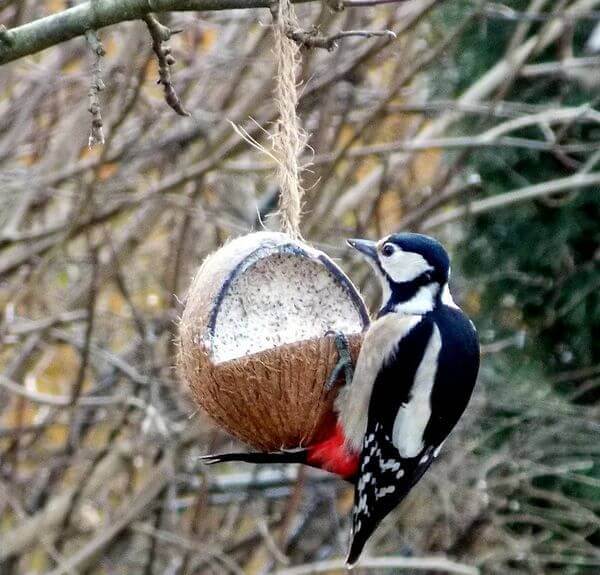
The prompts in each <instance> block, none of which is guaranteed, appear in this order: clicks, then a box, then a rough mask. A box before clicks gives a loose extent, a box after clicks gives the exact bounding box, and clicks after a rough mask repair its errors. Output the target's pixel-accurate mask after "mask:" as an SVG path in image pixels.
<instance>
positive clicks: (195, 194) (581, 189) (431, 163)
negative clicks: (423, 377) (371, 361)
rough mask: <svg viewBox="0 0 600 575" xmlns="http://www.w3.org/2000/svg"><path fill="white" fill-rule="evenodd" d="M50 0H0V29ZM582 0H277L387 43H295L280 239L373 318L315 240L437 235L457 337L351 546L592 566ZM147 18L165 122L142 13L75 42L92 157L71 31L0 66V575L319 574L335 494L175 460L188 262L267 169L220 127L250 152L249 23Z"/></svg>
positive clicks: (254, 47) (356, 269)
mask: <svg viewBox="0 0 600 575" xmlns="http://www.w3.org/2000/svg"><path fill="white" fill-rule="evenodd" d="M75 4H78V2H69V1H64V0H47V1H44V2H33V1H27V0H25V1H11V0H4V1H0V22H2V23H5V24H6V26H7V27H8V28H12V27H15V26H17V25H19V24H21V23H24V22H27V21H31V20H34V19H35V18H39V17H41V16H43V15H46V14H50V13H53V12H58V11H60V10H64V9H66V8H69V7H70V6H72V5H75ZM599 4H600V3H598V2H595V1H594V0H575V1H573V0H572V1H569V0H531V2H525V1H510V2H505V3H503V4H499V3H494V2H479V1H478V2H467V1H463V0H448V1H446V2H443V3H442V2H436V1H435V0H412V1H411V2H407V3H391V4H385V5H375V6H360V7H347V8H346V9H345V10H343V11H342V12H339V13H338V12H334V11H332V10H331V9H330V7H329V6H327V5H321V4H320V3H318V2H314V3H309V4H306V5H303V6H298V7H297V12H298V15H299V18H300V22H301V24H302V26H303V27H304V28H306V29H310V28H311V26H312V25H317V26H318V27H319V29H320V31H321V33H323V34H329V33H333V32H336V31H338V30H348V29H367V30H383V29H391V30H393V31H394V32H396V34H397V36H398V38H397V39H396V40H394V41H390V40H389V39H385V38H372V39H363V38H351V39H346V40H343V41H341V42H340V45H339V47H338V48H337V49H335V50H334V51H332V52H327V51H321V50H315V49H313V50H307V49H303V52H302V55H303V74H302V79H301V83H300V89H301V102H300V107H299V113H300V116H301V119H302V123H303V125H304V127H305V129H306V131H307V133H308V134H309V146H310V148H309V149H308V150H307V152H306V154H305V156H304V157H303V162H304V163H305V164H306V170H305V172H304V183H305V185H306V189H307V194H306V198H305V206H304V218H303V224H302V228H303V232H304V235H305V237H306V238H307V239H308V240H309V241H311V242H313V243H314V244H315V245H317V246H318V247H320V248H322V249H324V250H325V251H327V252H328V253H329V254H331V255H332V256H333V257H335V258H336V259H338V261H339V262H340V263H341V265H342V266H343V267H344V268H345V269H346V270H347V271H348V273H349V274H350V275H351V277H352V278H353V280H354V281H355V282H356V284H357V285H358V286H359V287H360V289H361V290H362V291H363V293H364V294H365V298H366V299H367V301H368V303H369V304H370V306H371V309H373V310H374V309H376V305H377V298H378V294H377V287H376V285H375V282H373V281H372V279H371V276H370V272H369V270H368V269H366V267H363V266H362V264H361V263H359V262H358V261H357V260H354V259H351V256H350V254H349V253H348V252H347V251H346V250H345V248H344V247H343V246H344V243H343V239H344V238H346V237H356V236H368V237H373V238H375V237H380V236H382V235H384V234H386V233H389V232H392V231H397V230H400V229H404V230H413V231H421V232H424V233H430V234H432V235H435V236H437V237H439V238H440V239H442V240H443V241H444V242H445V243H446V244H447V245H448V247H449V249H450V251H451V252H452V255H453V275H452V284H453V288H454V293H455V299H456V300H457V301H458V302H459V303H460V304H461V305H462V307H463V308H464V309H465V310H466V311H467V312H468V313H469V314H470V315H471V316H472V317H473V319H474V321H475V323H476V325H477V326H478V329H479V332H480V336H481V339H482V343H483V350H484V358H483V364H482V369H481V376H480V383H479V386H478V388H477V392H476V394H475V397H474V399H473V402H472V405H471V407H470V409H469V410H468V413H467V414H466V416H465V418H464V420H463V421H462V422H461V424H460V425H459V427H458V429H457V430H456V432H455V433H454V434H453V436H452V438H451V439H450V440H449V441H448V444H447V447H446V449H445V452H444V453H443V456H441V457H440V461H439V462H437V463H436V465H435V466H434V468H433V469H432V471H431V472H430V473H429V474H428V475H427V476H426V477H425V478H424V480H423V481H422V482H421V483H420V484H419V486H418V487H417V488H416V489H415V490H414V492H413V493H412V494H411V495H410V497H409V498H408V499H407V501H406V502H405V503H404V504H403V505H402V506H401V507H400V508H399V509H398V510H397V511H396V512H395V513H394V514H393V515H392V516H391V517H390V519H389V520H388V521H387V522H386V523H385V525H384V526H383V527H382V528H381V529H380V530H379V531H378V532H377V535H376V537H375V538H374V541H373V543H372V546H371V548H370V553H371V554H372V555H376V556H382V557H389V558H392V559H394V558H395V559H397V560H398V561H399V562H401V561H402V559H405V558H407V557H408V558H412V559H419V558H423V559H424V560H425V559H426V558H427V557H429V556H431V555H443V556H446V557H449V558H450V559H452V560H454V561H456V562H457V568H458V569H463V571H461V572H474V571H469V569H478V570H480V571H481V572H482V573H498V574H508V573H515V574H517V573H518V574H521V573H531V574H540V573H561V574H562V573H568V574H570V573H573V574H592V573H597V572H598V571H599V570H600V545H599V544H600V514H599V512H600V441H599V439H600V434H599V423H598V421H599V409H598V399H599V397H598V389H599V384H600V357H599V356H600V346H599V345H598V336H599V335H600V334H599V333H598V332H599V330H600V309H599V308H600V302H599V298H600V295H599V289H600V273H599V272H600V270H599V267H600V248H599V246H600V241H599V240H600V226H599V223H598V222H599V221H600V213H599V212H600V209H599V205H600V192H599V190H600V178H598V180H596V183H595V184H589V183H584V184H581V180H580V179H578V178H580V176H581V175H582V174H588V176H590V177H594V175H595V176H598V174H599V169H598V163H599V160H600V146H599V145H598V142H599V141H600V138H599V136H600V127H599V125H600V120H599V115H600V112H599V111H598V93H599V92H598V90H599V89H600V80H598V77H599V76H598V73H599V70H600V57H599V56H598V51H599V50H600V28H598V26H597V22H598V20H599V19H600V15H599V13H598V12H597V11H596V10H598V8H599ZM159 18H160V19H161V21H162V22H163V23H165V24H167V25H169V26H171V27H172V28H173V29H177V28H181V29H182V30H183V31H182V32H181V33H180V34H178V35H176V36H174V37H173V38H172V39H171V41H170V42H169V44H170V46H171V48H172V50H173V54H174V56H175V57H176V59H177V63H176V64H175V65H174V66H173V67H172V74H173V83H174V86H175V87H176V89H177V91H178V93H179V96H180V98H181V100H182V102H183V104H184V105H185V107H186V108H187V109H188V110H189V111H190V112H191V114H192V115H191V117H189V118H183V117H179V116H177V115H176V114H175V113H174V112H173V110H172V109H170V108H169V107H168V106H167V104H166V103H165V102H164V99H163V90H162V87H161V86H159V85H156V83H155V81H156V79H157V77H158V65H157V63H156V59H155V57H154V55H153V53H152V51H151V44H150V39H149V36H148V33H147V30H146V29H145V26H144V24H143V23H141V22H127V23H122V24H119V25H117V26H114V27H111V28H107V29H104V30H101V31H100V33H99V36H100V39H101V41H102V43H103V45H104V47H105V49H106V56H105V57H104V58H102V79H103V82H104V84H105V85H106V89H105V90H104V91H103V92H102V93H101V94H100V101H101V109H102V116H103V120H104V133H105V137H106V142H105V144H104V145H103V146H101V145H97V146H94V147H92V148H89V147H88V135H89V131H90V123H91V119H90V114H89V112H88V110H87V108H88V99H87V94H88V90H89V87H90V79H91V69H92V65H93V55H92V54H91V52H90V50H89V48H88V47H87V46H86V43H85V41H84V40H83V39H82V38H78V39H74V40H72V41H71V42H68V43H65V44H62V45H59V46H56V47H53V48H51V49H49V50H47V51H44V52H42V53H40V54H36V55H32V56H30V57H27V58H25V59H22V60H19V61H16V62H14V63H11V64H8V65H5V66H3V67H2V68H0V310H1V311H2V318H1V323H0V338H1V340H0V341H1V348H0V573H2V575H4V574H5V573H6V574H7V575H15V574H21V573H36V574H37V573H53V574H55V573H81V574H83V573H90V574H112V573H117V574H120V573H144V574H146V575H151V574H155V575H156V574H162V573H174V574H175V573H177V574H184V573H267V572H280V573H288V575H299V574H301V573H312V572H317V569H321V571H318V572H336V571H335V569H334V567H332V568H331V569H329V568H328V567H327V565H325V564H323V563H321V562H322V561H325V560H328V559H337V558H340V557H343V555H344V553H345V550H346V543H347V533H348V528H349V525H348V512H349V510H350V508H351V505H352V492H351V490H350V489H348V488H347V487H346V486H345V485H343V484H342V483H341V482H339V481H337V480H335V479H333V478H330V477H328V476H325V475H323V474H317V473H312V472H306V471H305V470H301V471H299V470H297V469H295V468H289V469H288V468H284V469H281V468H277V469H275V468H266V469H260V470H256V469H253V468H251V467H245V466H242V465H239V466H234V467H223V468H209V469H204V468H202V467H201V466H198V465H197V463H196V461H195V458H196V456H197V455H200V454H204V453H207V452H211V451H220V450H225V449H227V448H230V447H232V441H231V439H230V438H228V437H226V436H225V435H224V434H223V433H221V432H220V431H219V430H218V429H215V428H214V426H212V425H211V423H210V422H209V421H208V419H207V418H206V417H204V416H203V415H202V414H201V413H198V412H197V410H196V409H195V408H194V407H193V406H191V405H190V404H189V402H188V401H187V397H186V395H185V393H183V391H182V389H181V386H180V384H179V383H178V382H177V381H176V379H175V376H174V372H173V369H172V365H173V361H174V360H173V358H174V352H175V349H174V343H173V342H174V338H175V336H176V320H177V317H178V315H179V313H180V312H181V306H182V301H184V298H185V291H186V288H187V286H188V283H189V280H190V277H191V274H192V273H193V271H194V269H195V268H196V267H197V265H198V264H199V262H200V261H201V260H202V258H203V257H204V256H205V255H206V254H207V253H210V252H211V251H212V250H214V249H215V248H216V247H217V246H219V245H221V244H222V243H223V242H224V241H225V240H226V239H227V238H228V237H230V236H233V235H238V234H240V233H244V232H247V231H249V230H252V229H259V228H260V227H261V226H263V225H264V226H267V227H274V228H276V227H277V216H276V213H275V212H276V206H277V189H276V187H275V185H274V178H273V165H272V164H271V163H270V160H269V158H268V157H266V156H264V155H262V154H260V153H259V152H257V151H256V150H255V149H253V148H252V147H251V146H250V145H248V143H247V142H246V141H245V140H244V139H243V138H241V137H240V135H239V133H237V132H236V131H234V130H233V128H232V126H231V124H230V121H232V122H235V123H236V124H238V125H240V126H242V127H243V128H244V129H246V130H247V131H248V132H249V133H250V134H252V136H253V137H254V138H256V139H257V140H258V141H259V142H260V143H261V144H262V145H265V146H266V147H268V146H269V139H268V134H267V131H268V130H269V129H270V128H271V127H272V121H273V119H274V117H275V116H274V114H275V108H274V104H273V101H272V97H271V93H272V88H273V77H274V62H273V55H272V39H271V35H270V31H269V17H268V11H266V10H242V11H235V12H234V11H229V12H228V11H224V12H215V13H185V12H181V13H179V12H174V13H171V14H159ZM563 180H565V181H566V184H565V185H564V186H562V187H560V189H559V191H557V192H555V193H552V192H553V190H554V186H556V182H561V181H563ZM532 186H541V188H540V187H538V188H536V189H537V190H538V191H539V193H536V195H535V197H531V196H530V195H528V193H529V192H530V191H531V189H532ZM493 198H497V199H498V201H499V204H498V206H497V207H493V208H491V207H489V206H490V204H485V203H481V202H482V201H483V202H485V201H486V200H488V199H493ZM507 198H510V202H511V203H509V202H508V200H507ZM486 206H487V207H486ZM238 447H239V446H238ZM424 565H426V564H424ZM338 569H339V566H338ZM397 569H400V568H399V567H397ZM465 569H466V571H465ZM413 570H414V571H415V572H417V568H416V567H415V568H413ZM425 570H426V572H439V570H437V571H436V570H435V569H431V568H430V569H428V570H427V569H425ZM364 571H365V572H370V573H371V572H384V569H383V568H364ZM385 571H386V572H389V569H386V570H385ZM407 571H408V572H410V569H402V570H401V572H407ZM422 571H423V569H419V570H418V572H422Z"/></svg>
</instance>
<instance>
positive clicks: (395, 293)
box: [378, 283, 456, 317]
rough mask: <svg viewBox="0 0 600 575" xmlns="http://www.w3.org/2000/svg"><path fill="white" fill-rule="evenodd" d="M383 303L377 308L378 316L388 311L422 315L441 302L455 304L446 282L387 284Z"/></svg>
mask: <svg viewBox="0 0 600 575" xmlns="http://www.w3.org/2000/svg"><path fill="white" fill-rule="evenodd" d="M383 295H384V297H383V301H384V304H383V306H382V307H381V309H380V310H379V313H378V317H381V316H382V315H386V314H388V313H396V314H399V315H424V314H426V313H429V312H432V311H433V310H434V309H436V308H437V307H438V306H440V305H442V304H446V305H454V306H455V305H456V304H454V302H453V300H452V296H451V295H450V291H449V289H448V284H444V285H443V286H441V288H440V286H439V284H435V283H433V284H427V285H405V284H394V285H392V286H390V285H389V284H388V285H387V289H384V294H383Z"/></svg>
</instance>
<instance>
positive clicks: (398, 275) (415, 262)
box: [379, 247, 433, 283]
mask: <svg viewBox="0 0 600 575" xmlns="http://www.w3.org/2000/svg"><path fill="white" fill-rule="evenodd" d="M379 264H380V265H381V267H382V269H383V270H384V271H385V273H387V275H388V276H389V277H390V278H391V279H392V280H393V281H394V282H396V283H403V282H409V281H412V280H414V279H416V278H418V277H419V276H420V275H421V274H422V273H424V272H427V271H431V270H432V269H433V268H432V267H431V266H430V265H429V263H428V262H427V260H426V259H425V258H424V257H423V256H422V255H420V254H417V253H414V252H405V251H404V250H402V249H400V248H398V247H396V250H395V251H394V253H393V254H392V255H391V256H388V257H385V256H384V255H380V256H379Z"/></svg>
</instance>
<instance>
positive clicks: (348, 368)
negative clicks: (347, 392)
mask: <svg viewBox="0 0 600 575" xmlns="http://www.w3.org/2000/svg"><path fill="white" fill-rule="evenodd" d="M325 335H333V336H334V337H335V347H336V348H337V350H338V356H339V359H338V362H337V363H336V364H335V366H334V368H333V369H332V370H331V373H330V374H329V377H328V378H327V381H326V383H325V392H326V393H328V392H330V391H331V390H332V389H333V387H334V385H335V382H336V381H337V380H338V377H339V376H340V373H341V371H342V370H344V380H345V381H344V383H345V385H349V384H350V383H351V382H352V378H353V377H354V366H353V364H352V355H351V354H350V343H349V341H348V338H347V337H346V335H345V334H343V333H342V332H341V331H334V330H329V331H327V333H326V334H325Z"/></svg>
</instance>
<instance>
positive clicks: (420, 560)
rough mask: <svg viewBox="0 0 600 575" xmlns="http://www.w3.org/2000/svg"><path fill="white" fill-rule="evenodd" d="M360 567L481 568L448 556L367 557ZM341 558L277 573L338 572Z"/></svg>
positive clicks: (467, 571) (470, 571)
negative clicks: (455, 560)
mask: <svg viewBox="0 0 600 575" xmlns="http://www.w3.org/2000/svg"><path fill="white" fill-rule="evenodd" d="M358 566H359V567H363V568H366V569H409V570H414V571H439V572H442V573H457V574H459V575H478V573H479V569H477V568H476V567H471V566H469V565H465V564H463V563H455V562H454V561H450V560H449V559H447V558H446V557H365V558H364V559H362V560H361V561H360V562H359V564H358ZM345 567H346V566H345V564H344V562H343V561H342V560H341V559H333V560H331V561H318V562H316V563H307V564H306V565H299V566H298V567H291V568H289V569H283V570H280V571H276V573H275V575H310V574H311V573H329V572H338V571H340V570H343V569H344V568H345Z"/></svg>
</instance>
